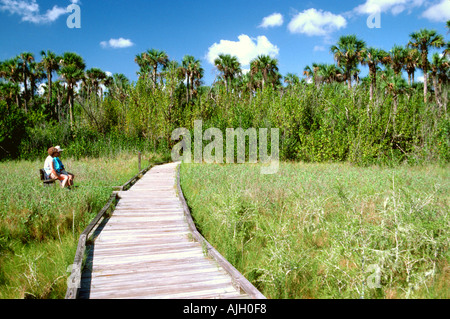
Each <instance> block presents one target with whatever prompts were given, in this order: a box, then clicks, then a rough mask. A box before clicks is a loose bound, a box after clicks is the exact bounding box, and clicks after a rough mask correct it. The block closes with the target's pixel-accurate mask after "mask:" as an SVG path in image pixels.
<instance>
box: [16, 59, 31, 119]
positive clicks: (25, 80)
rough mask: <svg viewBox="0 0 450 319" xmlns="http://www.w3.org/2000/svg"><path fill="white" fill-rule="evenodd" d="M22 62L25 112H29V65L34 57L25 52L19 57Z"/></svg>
mask: <svg viewBox="0 0 450 319" xmlns="http://www.w3.org/2000/svg"><path fill="white" fill-rule="evenodd" d="M19 59H20V62H21V64H22V70H21V71H22V81H23V87H24V94H25V99H24V106H25V112H27V111H28V108H27V103H28V76H29V75H30V70H29V68H28V66H29V63H30V62H32V61H34V55H33V53H30V52H23V53H21V54H20V55H19Z"/></svg>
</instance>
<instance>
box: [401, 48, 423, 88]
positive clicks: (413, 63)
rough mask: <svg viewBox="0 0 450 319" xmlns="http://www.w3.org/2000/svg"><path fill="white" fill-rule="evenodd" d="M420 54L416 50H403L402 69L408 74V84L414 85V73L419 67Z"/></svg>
mask: <svg viewBox="0 0 450 319" xmlns="http://www.w3.org/2000/svg"><path fill="white" fill-rule="evenodd" d="M419 61H420V54H419V51H418V50H417V49H411V48H405V60H404V63H405V64H404V65H403V68H404V70H405V71H406V73H408V84H409V85H413V84H414V72H415V71H416V67H417V66H418V65H419Z"/></svg>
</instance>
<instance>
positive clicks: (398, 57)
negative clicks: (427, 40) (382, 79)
mask: <svg viewBox="0 0 450 319" xmlns="http://www.w3.org/2000/svg"><path fill="white" fill-rule="evenodd" d="M405 54H406V51H405V48H404V47H403V46H401V45H394V46H393V47H392V49H391V50H390V51H389V56H388V57H387V58H388V59H389V62H390V64H391V67H392V70H394V73H395V75H399V73H400V71H401V70H402V68H403V66H404V64H405Z"/></svg>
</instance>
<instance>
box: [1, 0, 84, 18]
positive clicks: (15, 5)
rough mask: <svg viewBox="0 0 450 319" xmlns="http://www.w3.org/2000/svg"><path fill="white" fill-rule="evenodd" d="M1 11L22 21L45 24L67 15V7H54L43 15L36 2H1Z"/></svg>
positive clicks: (20, 0) (31, 0) (32, 0)
mask: <svg viewBox="0 0 450 319" xmlns="http://www.w3.org/2000/svg"><path fill="white" fill-rule="evenodd" d="M71 3H72V4H76V3H78V0H72V1H71ZM0 11H5V12H9V13H10V14H17V15H19V16H21V17H22V21H28V22H31V23H35V24H43V23H51V22H53V21H56V20H57V19H58V18H59V17H60V16H62V15H64V14H66V13H67V7H59V6H57V5H54V6H53V8H52V9H49V10H47V11H46V12H45V13H41V12H40V8H39V4H38V3H37V1H36V0H0Z"/></svg>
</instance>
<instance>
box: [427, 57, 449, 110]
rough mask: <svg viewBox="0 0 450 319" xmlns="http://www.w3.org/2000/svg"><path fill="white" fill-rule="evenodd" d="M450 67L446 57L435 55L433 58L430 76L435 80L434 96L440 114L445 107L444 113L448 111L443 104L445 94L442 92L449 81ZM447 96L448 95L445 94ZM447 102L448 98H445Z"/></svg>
mask: <svg viewBox="0 0 450 319" xmlns="http://www.w3.org/2000/svg"><path fill="white" fill-rule="evenodd" d="M449 67H450V63H449V60H448V59H447V57H446V56H441V55H440V54H439V53H434V54H433V56H432V58H431V63H430V75H431V78H432V80H433V86H434V96H435V99H436V103H437V104H438V106H439V113H440V112H441V109H442V106H444V111H445V112H446V111H447V105H446V103H445V105H444V103H443V92H442V84H444V87H445V84H446V82H447V81H448V75H447V73H448V70H449ZM445 96H446V94H445ZM444 100H446V98H444Z"/></svg>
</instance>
